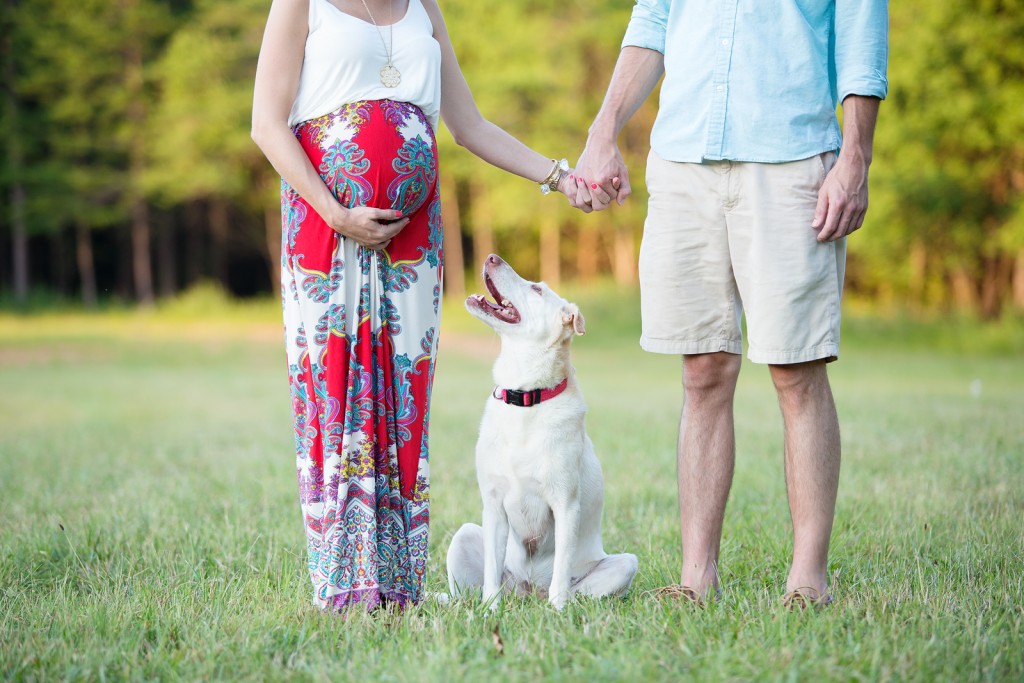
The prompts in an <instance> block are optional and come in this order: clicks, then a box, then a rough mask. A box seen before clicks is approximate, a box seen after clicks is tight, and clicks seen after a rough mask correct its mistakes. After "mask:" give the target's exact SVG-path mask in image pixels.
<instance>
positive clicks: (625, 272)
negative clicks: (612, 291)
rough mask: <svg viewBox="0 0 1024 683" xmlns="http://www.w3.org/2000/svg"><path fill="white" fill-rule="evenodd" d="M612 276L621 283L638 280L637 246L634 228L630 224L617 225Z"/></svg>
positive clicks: (630, 282)
mask: <svg viewBox="0 0 1024 683" xmlns="http://www.w3.org/2000/svg"><path fill="white" fill-rule="evenodd" d="M612 276H613V277H614V278H615V282H617V283H619V284H620V285H632V284H634V283H635V282H636V248H635V247H634V246H633V229H632V228H631V227H630V226H629V225H617V226H615V246H614V247H613V251H612Z"/></svg>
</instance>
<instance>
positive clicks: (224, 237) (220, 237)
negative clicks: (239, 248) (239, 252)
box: [209, 199, 231, 289]
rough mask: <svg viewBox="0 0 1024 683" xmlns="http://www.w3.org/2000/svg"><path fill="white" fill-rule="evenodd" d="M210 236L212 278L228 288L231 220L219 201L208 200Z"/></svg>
mask: <svg viewBox="0 0 1024 683" xmlns="http://www.w3.org/2000/svg"><path fill="white" fill-rule="evenodd" d="M209 218H210V234H211V236H212V237H213V244H211V245H210V255H211V257H212V260H213V277H214V279H216V280H217V282H219V283H220V284H221V286H223V287H224V288H225V289H227V288H228V244H227V243H228V236H229V234H230V232H231V218H230V217H229V215H228V206H227V204H226V203H225V202H224V201H222V200H220V199H211V200H210V217H209Z"/></svg>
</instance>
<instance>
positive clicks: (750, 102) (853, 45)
mask: <svg viewBox="0 0 1024 683" xmlns="http://www.w3.org/2000/svg"><path fill="white" fill-rule="evenodd" d="M888 29H889V18H888V3H887V1H886V0H637V2H636V6H635V7H634V8H633V16H632V19H630V22H629V27H628V28H627V29H626V36H625V38H624V39H623V41H622V46H623V47H626V46H629V45H635V46H637V47H644V48H648V49H651V50H657V51H658V52H661V53H662V54H664V55H665V80H664V82H663V83H662V86H661V100H660V103H659V109H658V117H657V119H656V120H655V122H654V128H653V130H652V131H651V146H652V147H653V148H654V150H655V151H656V152H657V153H658V154H659V155H660V156H661V157H662V158H664V159H667V160H669V161H684V162H700V161H703V160H705V159H730V160H733V161H758V162H770V163H775V162H783V161H794V160H796V159H806V158H807V157H810V156H814V155H815V154H820V153H822V152H827V151H832V150H837V149H839V144H840V134H839V123H838V121H837V120H836V106H837V104H838V103H839V102H842V100H843V99H844V98H845V97H846V96H847V95H863V96H870V97H878V98H884V97H885V95H886V91H887V89H888V82H887V80H886V60H887V58H888Z"/></svg>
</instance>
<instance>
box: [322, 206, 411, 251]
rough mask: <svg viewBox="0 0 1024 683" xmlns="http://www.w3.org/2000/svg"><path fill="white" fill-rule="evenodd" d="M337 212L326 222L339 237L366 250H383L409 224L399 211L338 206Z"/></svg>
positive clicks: (407, 219)
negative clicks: (351, 240) (354, 242)
mask: <svg viewBox="0 0 1024 683" xmlns="http://www.w3.org/2000/svg"><path fill="white" fill-rule="evenodd" d="M338 209H339V210H338V211H337V212H336V213H335V215H334V216H332V217H331V219H329V220H328V221H327V223H328V225H330V226H331V228H333V229H334V231H335V232H337V233H338V234H340V235H344V236H345V237H348V238H350V239H353V240H355V241H356V242H358V243H359V244H361V245H362V246H364V247H366V248H367V249H373V250H379V249H384V248H385V247H387V246H388V244H389V243H390V242H391V239H392V238H393V237H394V236H395V235H397V234H398V233H400V232H401V231H402V228H404V227H405V226H406V225H408V224H409V217H408V216H406V217H404V218H403V217H402V212H401V211H395V210H393V209H374V208H371V207H368V206H357V207H353V208H351V209H346V208H344V207H343V206H341V205H340V204H339V205H338Z"/></svg>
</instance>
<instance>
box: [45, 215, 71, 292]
mask: <svg viewBox="0 0 1024 683" xmlns="http://www.w3.org/2000/svg"><path fill="white" fill-rule="evenodd" d="M63 233H64V231H63V230H61V229H59V228H58V229H57V230H56V231H55V232H54V233H53V234H51V235H50V282H52V283H53V288H54V290H56V292H57V294H59V295H60V296H62V297H63V296H65V295H66V294H67V293H68V280H69V277H68V263H67V249H65V245H64V235H63Z"/></svg>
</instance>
